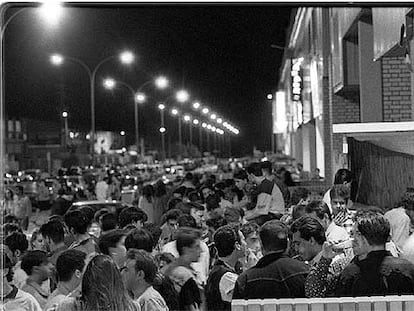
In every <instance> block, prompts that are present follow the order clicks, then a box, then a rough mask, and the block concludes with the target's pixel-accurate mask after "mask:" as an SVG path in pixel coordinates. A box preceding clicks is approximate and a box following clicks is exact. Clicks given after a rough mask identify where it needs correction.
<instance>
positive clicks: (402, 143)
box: [333, 121, 414, 155]
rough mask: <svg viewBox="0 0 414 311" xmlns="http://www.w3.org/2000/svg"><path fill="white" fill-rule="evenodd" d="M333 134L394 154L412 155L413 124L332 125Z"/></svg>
mask: <svg viewBox="0 0 414 311" xmlns="http://www.w3.org/2000/svg"><path fill="white" fill-rule="evenodd" d="M333 133H334V134H345V135H346V136H349V137H353V138H355V139H356V140H359V141H368V142H370V143H372V144H374V145H377V146H379V147H382V148H385V149H388V150H392V151H395V152H401V153H406V154H410V155H414V122H413V121H410V122H370V123H341V124H333Z"/></svg>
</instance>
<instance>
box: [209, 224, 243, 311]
mask: <svg viewBox="0 0 414 311" xmlns="http://www.w3.org/2000/svg"><path fill="white" fill-rule="evenodd" d="M213 239H214V245H215V247H216V249H217V253H218V260H217V262H216V263H215V264H214V266H213V269H212V270H211V271H210V274H209V276H208V280H207V286H206V300H207V309H208V310H215V311H221V310H231V299H232V296H233V290H234V285H235V283H236V280H237V277H238V275H237V273H236V269H235V266H236V264H237V263H238V261H239V259H241V258H243V257H244V253H245V250H246V242H245V240H244V237H243V234H242V233H241V232H240V231H239V229H238V228H237V226H236V225H225V226H222V227H220V228H219V229H218V230H217V231H216V232H215V234H214V237H213Z"/></svg>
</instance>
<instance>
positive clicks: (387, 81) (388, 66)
mask: <svg viewBox="0 0 414 311" xmlns="http://www.w3.org/2000/svg"><path fill="white" fill-rule="evenodd" d="M381 68H382V95H383V96H382V102H383V115H384V121H396V122H398V121H411V120H413V116H412V111H413V108H412V103H411V74H410V71H409V70H408V68H407V66H406V65H405V63H404V57H383V58H382V60H381Z"/></svg>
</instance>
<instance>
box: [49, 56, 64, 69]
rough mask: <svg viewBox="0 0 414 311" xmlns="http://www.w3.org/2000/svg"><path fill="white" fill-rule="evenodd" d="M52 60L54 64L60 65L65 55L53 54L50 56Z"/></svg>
mask: <svg viewBox="0 0 414 311" xmlns="http://www.w3.org/2000/svg"><path fill="white" fill-rule="evenodd" d="M50 62H51V63H52V64H53V65H56V66H60V65H62V63H63V57H62V55H59V54H53V55H51V56H50Z"/></svg>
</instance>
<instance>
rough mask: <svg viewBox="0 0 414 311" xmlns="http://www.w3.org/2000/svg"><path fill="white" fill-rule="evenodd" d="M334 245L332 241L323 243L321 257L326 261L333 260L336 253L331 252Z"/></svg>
mask: <svg viewBox="0 0 414 311" xmlns="http://www.w3.org/2000/svg"><path fill="white" fill-rule="evenodd" d="M334 245H335V243H334V242H333V241H325V242H324V243H323V245H322V257H325V258H326V259H332V258H334V257H335V256H336V255H337V253H336V252H335V251H334V250H333V247H334Z"/></svg>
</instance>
